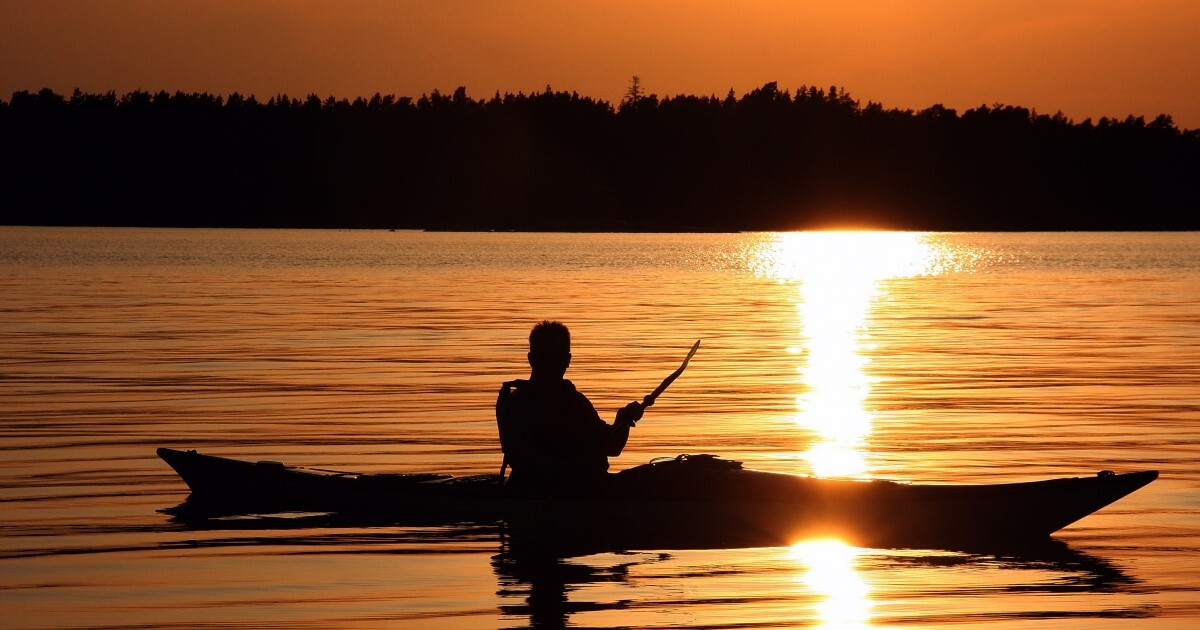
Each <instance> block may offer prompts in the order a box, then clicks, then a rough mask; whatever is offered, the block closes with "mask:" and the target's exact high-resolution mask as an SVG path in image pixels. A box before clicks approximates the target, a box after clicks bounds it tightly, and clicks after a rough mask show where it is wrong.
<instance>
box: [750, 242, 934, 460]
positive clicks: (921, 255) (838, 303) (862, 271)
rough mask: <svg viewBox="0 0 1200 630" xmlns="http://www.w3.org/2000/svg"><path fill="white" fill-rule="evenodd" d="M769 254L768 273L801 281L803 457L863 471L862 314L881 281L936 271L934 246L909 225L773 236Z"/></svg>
mask: <svg viewBox="0 0 1200 630" xmlns="http://www.w3.org/2000/svg"><path fill="white" fill-rule="evenodd" d="M769 255H770V256H771V261H772V267H771V269H772V274H773V275H774V276H775V277H777V278H780V279H784V280H797V281H799V282H800V288H799V291H800V302H799V305H798V306H797V312H798V316H799V323H800V336H801V338H802V340H801V341H802V345H801V348H802V349H803V350H802V352H801V353H800V354H803V355H804V356H805V358H806V360H805V361H804V363H803V364H802V365H801V366H799V367H798V368H797V371H798V372H799V373H800V384H801V385H802V386H804V388H805V389H804V393H802V394H800V395H798V396H796V408H797V410H798V413H797V415H796V422H797V424H799V425H800V426H802V427H804V428H806V429H809V430H810V431H812V432H813V433H814V434H815V436H816V441H815V442H814V443H813V444H812V445H811V447H810V448H809V450H808V451H807V452H805V453H804V454H803V457H804V459H805V460H807V461H808V463H809V465H810V466H811V468H812V471H813V473H814V474H816V475H819V476H822V477H841V476H851V477H852V476H866V475H867V474H868V473H869V472H870V466H869V465H868V463H867V460H866V458H865V457H864V456H863V453H862V450H863V447H864V446H865V444H866V439H867V437H868V436H869V435H870V433H871V420H872V412H871V411H870V410H869V409H868V408H867V405H866V402H867V397H868V395H869V394H870V392H871V380H870V378H869V377H868V376H867V374H866V367H867V363H868V358H867V357H866V356H865V355H864V353H863V350H864V349H865V348H864V347H863V343H862V337H863V335H864V333H865V331H866V329H867V327H868V321H867V314H868V312H869V311H870V307H871V305H872V303H873V302H874V301H875V299H876V298H877V297H878V296H879V282H880V281H881V280H884V279H887V278H895V277H907V276H915V275H921V274H926V273H932V272H935V270H936V268H937V266H938V265H937V263H938V261H937V260H936V257H935V253H934V248H933V246H931V245H930V244H929V243H928V242H927V239H926V238H925V235H923V234H919V233H912V232H792V233H785V234H782V235H780V236H779V240H778V242H776V243H775V244H774V247H773V248H772V249H771V250H770V252H769Z"/></svg>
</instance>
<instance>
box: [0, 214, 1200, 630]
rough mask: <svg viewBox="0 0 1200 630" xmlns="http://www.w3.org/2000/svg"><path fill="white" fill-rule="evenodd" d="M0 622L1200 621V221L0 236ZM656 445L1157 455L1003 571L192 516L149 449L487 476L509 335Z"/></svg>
mask: <svg viewBox="0 0 1200 630" xmlns="http://www.w3.org/2000/svg"><path fill="white" fill-rule="evenodd" d="M0 289H2V291H3V295H4V297H5V299H4V301H3V303H2V304H0V405H2V407H0V408H2V409H3V412H2V414H0V532H3V535H2V537H0V610H3V611H4V612H3V615H0V625H3V626H6V627H14V628H34V627H105V628H112V627H139V628H146V627H171V626H186V627H203V626H205V625H212V626H220V627H261V626H264V625H268V626H282V627H329V626H378V627H396V626H405V627H421V628H494V627H522V626H527V625H531V624H532V625H550V626H553V625H556V624H560V623H567V624H571V625H578V626H586V627H616V626H620V627H663V628H666V627H670V628H685V627H705V628H708V627H773V628H774V627H813V626H821V625H825V626H828V627H855V626H864V627H865V626H892V625H907V626H914V625H915V626H925V627H938V626H949V625H954V626H962V625H964V624H966V625H984V624H986V625H987V626H988V627H1025V626H1026V625H1027V624H1028V623H1029V622H1030V621H1031V620H1042V621H1044V622H1046V623H1053V624H1055V625H1056V626H1075V627H1081V628H1094V627H1103V626H1110V625H1120V626H1121V627H1143V626H1161V627H1186V626H1188V625H1191V624H1194V623H1197V622H1200V554H1198V553H1197V551H1198V550H1200V521H1198V519H1197V517H1198V515H1200V500H1198V499H1197V496H1198V495H1197V488H1198V487H1200V466H1198V464H1200V362H1198V361H1197V359H1196V358H1195V357H1197V356H1200V234H1196V233H1182V234H1180V233H1170V234H1168V233H1159V234H1141V233H1137V234H1133V233H1110V234H912V233H798V234H725V235H694V234H689V235H627V234H621V235H609V234H599V235H584V234H491V233H487V234H437V233H416V232H395V233H389V232H368V231H273V230H263V231H237V230H154V229H78V228H0ZM543 318H553V319H560V320H562V321H564V322H566V323H567V324H568V325H570V327H571V329H572V332H573V335H574V348H573V350H574V361H573V365H572V368H571V372H570V374H569V377H570V378H572V379H573V380H574V382H575V383H576V384H577V385H578V386H579V387H580V389H581V390H583V391H584V392H586V393H587V394H588V395H589V397H590V398H591V399H592V401H593V402H594V403H595V404H596V406H597V408H598V409H599V410H600V412H601V414H602V415H603V416H605V417H608V418H611V417H612V415H613V413H614V412H615V410H616V409H617V408H619V407H620V406H621V405H623V404H624V403H626V402H628V401H630V400H634V399H640V398H641V397H642V396H644V395H645V394H646V393H647V392H649V391H650V390H651V389H653V388H654V386H655V385H657V383H658V381H660V380H661V379H662V378H663V377H664V376H665V375H666V374H667V373H669V372H670V371H671V370H673V369H674V368H675V367H676V366H677V365H678V362H679V361H680V360H681V359H682V357H683V354H685V353H686V351H687V349H688V347H689V346H690V345H691V343H692V342H693V341H694V340H695V339H703V340H704V342H703V346H702V348H701V350H700V352H699V353H698V354H697V356H696V358H695V359H694V360H693V362H692V364H691V365H690V366H689V368H688V371H687V372H686V373H685V375H684V376H683V377H682V378H680V379H679V380H678V381H677V382H676V383H675V384H674V385H673V386H672V387H671V389H670V390H669V391H668V392H667V393H666V394H665V395H664V396H663V397H662V398H660V399H659V402H658V404H656V405H655V407H654V408H653V409H652V410H650V412H649V413H648V415H647V418H646V419H645V420H644V421H643V422H642V423H641V424H639V426H638V427H637V429H635V432H634V436H633V438H632V439H631V440H630V445H629V447H628V448H627V449H626V451H625V453H624V454H623V455H622V456H621V457H620V458H618V459H615V460H614V461H613V468H614V470H619V469H622V468H627V467H630V466H633V465H636V464H639V463H643V462H645V461H648V460H649V459H650V458H652V457H658V456H668V455H675V454H678V453H719V454H721V455H723V456H725V457H729V458H733V459H739V460H742V461H744V462H746V464H747V466H751V467H754V468H761V469H769V470H778V471H786V472H794V473H805V474H809V473H815V474H821V475H829V476H837V475H842V476H851V477H865V478H890V479H900V480H912V481H919V482H924V483H991V482H1000V481H1019V480H1031V479H1037V478H1045V477H1055V476H1073V475H1092V474H1095V472H1096V471H1099V470H1103V469H1111V470H1118V471H1132V470H1142V469H1158V470H1161V471H1162V473H1163V476H1162V478H1161V479H1160V480H1159V481H1157V482H1155V483H1154V484H1152V485H1151V486H1149V487H1147V488H1145V489H1143V490H1141V491H1139V492H1138V493H1136V494H1134V495H1132V496H1130V497H1128V498H1126V499H1124V500H1122V501H1121V502H1119V503H1117V504H1116V505H1114V506H1111V507H1109V508H1107V509H1105V510H1103V511H1102V512H1100V513H1098V514H1096V515H1093V516H1091V517H1089V518H1087V519H1085V520H1083V521H1080V522H1079V523H1076V524H1075V525H1072V526H1071V527H1069V528H1067V529H1065V530H1063V531H1062V532H1060V533H1059V534H1057V535H1056V537H1055V542H1053V543H1050V544H1048V545H1046V546H1044V547H1041V548H1038V549H1025V550H1019V551H1014V552H1005V551H1003V550H986V551H978V550H961V549H863V548H857V547H852V546H849V545H847V544H845V543H843V542H840V541H836V540H796V541H794V544H793V545H791V546H783V547H751V548H735V549H669V548H668V549H617V550H604V551H602V552H600V553H590V554H586V555H580V556H574V557H569V558H558V559H556V558H542V557H528V556H525V555H523V554H520V553H515V552H514V550H513V549H512V548H510V545H509V541H508V540H507V539H506V538H505V536H504V535H503V532H502V531H501V530H500V528H499V527H497V526H495V525H489V524H463V525H450V526H422V527H414V526H407V525H404V524H394V523H391V524H389V523H345V522H331V521H329V519H327V518H324V517H322V516H320V515H303V514H291V515H276V516H272V517H264V518H257V519H233V520H223V521H214V522H210V523H208V524H206V525H203V526H197V525H195V524H185V523H181V522H177V521H175V520H173V519H172V518H171V517H169V516H168V515H166V514H163V513H160V512H159V511H158V510H160V509H163V508H167V507H171V506H174V505H176V504H178V503H179V502H181V501H182V500H183V499H184V498H185V497H186V494H187V492H186V488H185V487H184V486H183V484H182V483H181V482H180V481H179V480H178V479H177V478H176V477H175V476H174V475H173V473H172V472H171V471H170V470H169V469H168V468H167V467H166V466H165V465H163V464H162V463H161V462H160V461H158V460H157V459H155V457H154V449H155V448H156V447H158V446H174V447H178V448H198V449H201V450H202V451H205V452H210V453H213V454H220V455H228V456H233V457H243V458H247V459H273V460H283V461H287V462H289V463H295V464H302V465H308V466H316V467H325V468H339V469H350V470H356V471H366V472H370V471H401V472H417V471H421V472H429V471H438V472H447V473H455V474H464V473H478V472H492V471H495V470H497V469H498V466H499V461H500V458H499V454H498V451H497V448H496V444H495V439H496V433H495V426H494V419H493V417H492V405H493V402H494V399H495V392H496V388H497V386H498V384H499V383H500V382H501V381H504V380H508V379H512V378H517V377H521V376H524V375H525V374H526V370H527V368H526V367H525V365H524V354H525V345H524V344H525V336H526V335H527V333H528V329H529V327H530V326H531V325H532V323H533V322H535V321H537V320H540V319H543Z"/></svg>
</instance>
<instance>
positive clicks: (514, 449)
mask: <svg viewBox="0 0 1200 630" xmlns="http://www.w3.org/2000/svg"><path fill="white" fill-rule="evenodd" d="M528 357H529V368H530V375H529V380H528V381H512V382H510V383H505V384H504V388H503V389H502V390H501V392H500V399H499V400H498V401H497V404H496V410H497V411H496V421H497V423H498V424H499V426H500V446H501V448H502V449H503V450H504V455H505V460H506V461H507V462H508V464H509V465H510V466H512V477H511V478H510V479H509V487H510V488H512V489H514V490H518V491H522V492H529V493H536V494H555V495H558V494H563V493H576V492H586V491H588V490H590V489H594V488H595V487H596V486H597V485H598V484H600V483H602V482H603V480H604V478H605V474H606V473H607V471H608V458H609V457H616V456H617V455H620V454H621V450H622V449H623V448H625V442H626V441H627V440H628V439H629V428H630V427H631V426H633V425H634V424H636V423H637V421H638V420H640V419H641V417H642V412H643V408H642V405H641V403H638V402H631V403H629V404H628V405H626V406H625V407H624V408H623V409H621V410H620V411H618V412H617V417H616V420H615V421H614V422H613V424H611V425H610V424H608V423H607V422H605V421H604V420H601V419H600V415H599V414H597V413H596V408H595V407H593V406H592V403H591V401H589V400H588V399H587V396H584V395H583V394H581V393H579V391H578V390H576V389H575V385H573V384H572V383H571V381H569V380H567V379H565V378H563V376H564V375H565V374H566V372H567V367H568V366H569V365H570V364H571V333H570V331H568V330H567V327H566V326H564V325H562V324H561V323H559V322H552V321H543V322H542V323H540V324H538V325H536V326H534V327H533V330H532V331H531V332H530V333H529V355H528ZM510 387H516V390H515V391H512V392H511V394H509V388H510Z"/></svg>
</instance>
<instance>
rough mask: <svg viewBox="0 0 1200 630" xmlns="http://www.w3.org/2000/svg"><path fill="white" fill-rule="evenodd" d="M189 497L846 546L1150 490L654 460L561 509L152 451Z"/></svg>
mask: <svg viewBox="0 0 1200 630" xmlns="http://www.w3.org/2000/svg"><path fill="white" fill-rule="evenodd" d="M158 456H159V457H161V458H162V459H163V460H164V461H165V462H166V463H167V464H169V465H170V466H171V468H173V469H174V470H175V472H177V473H178V474H179V476H180V477H181V478H182V479H183V481H184V483H186V484H187V486H188V487H189V488H190V489H191V491H192V494H191V496H190V497H189V498H188V501H186V502H185V506H181V507H191V508H197V507H204V508H205V509H209V510H212V509H214V508H218V507H219V508H224V512H223V513H229V514H234V513H255V514H267V513H274V512H282V511H287V510H295V511H321V512H330V513H341V514H357V515H371V516H373V517H378V518H383V519H392V520H394V522H429V523H435V522H442V523H462V522H497V521H503V522H508V523H515V524H522V523H525V524H528V523H531V522H536V523H539V524H541V525H542V526H544V528H545V529H546V530H547V531H558V530H562V529H564V528H568V529H570V528H576V529H578V528H579V527H580V526H582V525H583V524H586V525H587V530H588V531H591V532H597V531H599V532H608V533H610V534H612V533H616V532H629V531H637V532H641V533H646V532H650V531H655V532H659V533H661V534H663V535H664V536H681V535H684V534H687V533H696V532H697V531H699V530H700V529H701V528H706V529H708V530H712V531H724V532H729V531H738V532H743V533H746V532H753V533H754V534H756V535H762V536H772V537H774V538H776V539H779V540H788V539H791V540H794V539H795V538H796V536H798V535H801V534H803V535H812V534H814V533H822V534H831V535H837V536H840V537H842V538H844V539H846V540H848V541H854V542H864V543H872V542H877V541H897V540H901V541H918V540H923V541H929V540H937V541H941V540H958V541H1003V540H1028V539H1036V538H1045V537H1047V536H1049V535H1050V534H1052V533H1053V532H1056V531H1058V530H1060V529H1062V528H1063V527H1066V526H1067V525H1070V524H1071V523H1074V522H1076V521H1078V520H1079V519H1082V518H1084V517H1086V516H1088V515H1089V514H1092V513H1093V512H1095V511H1097V510H1099V509H1101V508H1103V507H1105V506H1107V505H1109V504H1111V503H1113V502H1114V501H1117V500H1118V499H1120V498H1122V497H1124V496H1126V495H1128V494H1129V493H1131V492H1134V491H1135V490H1137V489H1139V488H1141V487H1142V486H1145V485H1146V484H1148V483H1150V482H1152V481H1154V480H1155V479H1156V478H1158V472H1157V471H1143V472H1131V473H1124V474H1115V473H1112V472H1110V471H1102V472H1100V473H1098V474H1096V475H1094V476H1090V477H1070V478H1060V479H1050V480H1043V481H1030V482H1021V483H1002V484H975V485H937V484H915V483H900V482H893V481H884V480H870V481H860V480H845V479H822V478H817V477H809V476H803V475H791V474H783V473H775V472H766V471H759V470H751V469H747V468H744V467H743V466H742V464H741V463H740V462H736V461H732V460H725V459H721V458H719V457H716V456H713V455H680V456H679V457H674V458H663V459H661V460H656V461H654V462H652V463H649V464H643V465H640V466H635V467H633V468H630V469H628V470H624V471H621V472H619V473H613V474H610V475H608V478H607V480H606V481H607V483H604V484H602V485H601V486H598V487H596V488H593V489H591V490H589V491H588V492H587V493H584V494H578V495H572V496H569V497H567V496H551V497H544V496H543V497H528V496H516V495H514V493H513V492H511V491H510V490H509V489H506V488H505V487H504V486H503V484H502V481H501V478H500V476H499V475H494V474H493V475H470V476H459V477H454V476H450V475H441V474H363V473H353V472H344V471H336V470H324V469H315V468H304V467H300V466H288V465H285V464H283V463H281V462H274V461H259V462H250V461H243V460H237V459H230V458H225V457H216V456H211V455H204V454H201V453H197V452H196V451H194V450H188V451H182V450H175V449H170V448H160V449H158Z"/></svg>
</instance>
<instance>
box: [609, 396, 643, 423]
mask: <svg viewBox="0 0 1200 630" xmlns="http://www.w3.org/2000/svg"><path fill="white" fill-rule="evenodd" d="M645 412H646V408H645V407H643V406H642V403H640V402H636V401H635V402H631V403H629V404H628V405H625V406H624V407H622V408H621V410H620V411H618V412H617V421H616V425H617V426H619V427H632V426H635V425H637V423H638V420H641V419H642V414H643V413H645Z"/></svg>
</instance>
